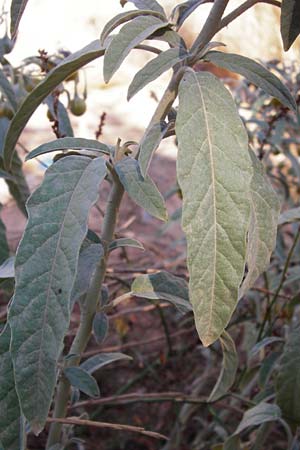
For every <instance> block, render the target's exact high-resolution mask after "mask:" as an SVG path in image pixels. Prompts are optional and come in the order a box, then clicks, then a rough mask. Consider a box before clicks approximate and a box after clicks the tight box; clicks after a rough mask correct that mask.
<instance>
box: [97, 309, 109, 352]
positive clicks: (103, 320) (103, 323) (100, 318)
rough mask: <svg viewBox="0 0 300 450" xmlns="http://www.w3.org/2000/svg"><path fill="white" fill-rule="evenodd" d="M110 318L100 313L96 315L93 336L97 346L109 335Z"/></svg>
mask: <svg viewBox="0 0 300 450" xmlns="http://www.w3.org/2000/svg"><path fill="white" fill-rule="evenodd" d="M108 325H109V321H108V317H107V315H106V314H104V313H103V312H98V313H96V314H95V317H94V319H93V334H94V338H95V339H96V342H97V344H101V343H102V342H103V341H104V340H105V338H106V336H107V333H108Z"/></svg>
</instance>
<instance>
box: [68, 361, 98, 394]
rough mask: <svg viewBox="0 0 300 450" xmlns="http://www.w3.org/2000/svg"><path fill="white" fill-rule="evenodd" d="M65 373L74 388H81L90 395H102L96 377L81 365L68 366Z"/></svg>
mask: <svg viewBox="0 0 300 450" xmlns="http://www.w3.org/2000/svg"><path fill="white" fill-rule="evenodd" d="M64 374H65V376H66V377H67V378H68V380H69V381H70V383H71V385H72V386H73V387H74V388H76V389H79V390H80V391H81V392H83V393H84V394H86V395H88V396H89V397H98V396H99V395H100V391H99V387H98V384H97V382H96V380H95V378H93V377H92V376H91V375H90V374H89V373H88V372H87V371H86V370H83V369H82V368H80V367H68V368H66V369H64Z"/></svg>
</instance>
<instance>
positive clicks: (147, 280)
mask: <svg viewBox="0 0 300 450" xmlns="http://www.w3.org/2000/svg"><path fill="white" fill-rule="evenodd" d="M131 293H132V295H135V296H137V297H144V298H148V299H150V300H165V301H167V302H170V303H172V304H173V305H174V306H176V308H178V309H179V311H181V312H182V313H186V312H189V311H192V305H191V304H190V302H189V290H188V284H187V282H186V281H185V280H184V279H183V278H179V277H176V276H174V275H172V274H171V273H168V272H165V271H161V272H157V273H154V274H151V275H140V276H139V277H137V278H136V279H135V280H134V282H133V283H132V285H131Z"/></svg>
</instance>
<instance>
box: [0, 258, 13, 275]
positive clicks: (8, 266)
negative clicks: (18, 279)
mask: <svg viewBox="0 0 300 450" xmlns="http://www.w3.org/2000/svg"><path fill="white" fill-rule="evenodd" d="M14 264H15V257H14V256H11V257H10V258H8V259H6V260H5V261H4V262H3V263H2V264H1V265H0V278H14V276H15V267H14Z"/></svg>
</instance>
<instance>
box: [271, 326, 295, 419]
mask: <svg viewBox="0 0 300 450" xmlns="http://www.w3.org/2000/svg"><path fill="white" fill-rule="evenodd" d="M299 346H300V327H299V326H298V327H295V328H294V329H293V330H292V331H291V333H290V335H289V337H288V341H287V343H286V344H285V346H284V350H283V355H282V358H281V361H280V366H279V372H278V375H277V378H276V402H277V404H278V405H279V406H280V408H281V410H282V414H283V416H284V418H286V419H287V420H289V421H291V422H293V423H297V424H300V404H299V396H300V381H299V380H300V354H299Z"/></svg>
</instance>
